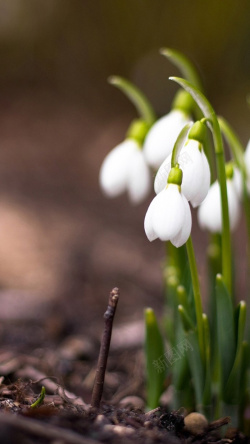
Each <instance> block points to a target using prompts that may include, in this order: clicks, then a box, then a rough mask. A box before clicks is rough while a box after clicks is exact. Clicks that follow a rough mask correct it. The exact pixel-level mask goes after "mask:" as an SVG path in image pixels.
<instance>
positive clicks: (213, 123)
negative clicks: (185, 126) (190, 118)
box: [170, 77, 232, 294]
mask: <svg viewBox="0 0 250 444" xmlns="http://www.w3.org/2000/svg"><path fill="white" fill-rule="evenodd" d="M170 80H174V81H175V82H177V83H178V84H179V85H181V86H182V87H183V88H184V89H185V90H186V91H187V92H189V93H190V94H191V95H192V97H193V98H194V100H195V101H196V102H197V104H198V105H199V107H200V109H201V111H202V112H203V114H204V116H205V117H206V118H207V119H208V121H207V124H208V126H209V128H210V130H211V131H212V135H213V141H214V148H215V154H216V166H217V172H218V180H219V184H220V194H221V203H222V274H223V277H224V281H225V284H226V286H227V288H228V291H229V293H230V294H232V246H231V237H230V224H229V213H228V198H227V186H226V173H225V156H224V148H223V142H222V136H221V131H220V125H219V122H218V119H217V117H216V114H215V111H214V109H213V107H212V105H211V104H210V103H209V101H208V100H207V99H206V97H205V96H204V95H203V94H202V93H201V92H200V91H199V90H198V89H197V88H195V87H194V86H193V85H191V83H189V82H187V81H186V80H184V79H180V78H179V77H170Z"/></svg>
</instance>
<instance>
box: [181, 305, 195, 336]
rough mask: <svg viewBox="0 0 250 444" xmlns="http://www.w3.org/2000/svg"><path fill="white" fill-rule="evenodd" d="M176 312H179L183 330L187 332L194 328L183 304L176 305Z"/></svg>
mask: <svg viewBox="0 0 250 444" xmlns="http://www.w3.org/2000/svg"><path fill="white" fill-rule="evenodd" d="M178 312H179V314H180V317H181V321H182V325H183V328H184V330H185V331H186V332H188V331H189V330H195V325H194V323H193V321H192V319H191V317H190V316H189V314H188V312H187V310H186V309H185V308H184V307H183V305H179V306H178Z"/></svg>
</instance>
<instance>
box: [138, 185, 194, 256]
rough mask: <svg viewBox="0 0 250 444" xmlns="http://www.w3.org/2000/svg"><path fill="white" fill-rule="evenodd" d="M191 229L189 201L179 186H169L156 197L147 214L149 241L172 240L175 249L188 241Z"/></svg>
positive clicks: (146, 228) (145, 222) (146, 226)
mask: <svg viewBox="0 0 250 444" xmlns="http://www.w3.org/2000/svg"><path fill="white" fill-rule="evenodd" d="M191 227H192V218H191V211H190V207H189V204H188V202H187V199H186V198H185V197H184V196H183V194H182V193H181V191H180V187H179V186H178V185H175V184H172V183H171V184H168V185H167V187H166V188H165V189H164V190H162V191H161V192H160V193H159V194H157V196H155V198H154V199H153V200H152V202H151V204H150V206H149V208H148V211H147V213H146V216H145V221H144V228H145V232H146V235H147V237H148V239H149V240H150V241H153V240H155V239H156V238H159V239H160V240H162V241H168V240H170V241H171V242H172V244H173V245H174V246H175V247H180V246H181V245H183V244H184V243H185V242H186V241H187V240H188V238H189V236H190V232H191Z"/></svg>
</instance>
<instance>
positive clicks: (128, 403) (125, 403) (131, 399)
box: [119, 396, 145, 410]
mask: <svg viewBox="0 0 250 444" xmlns="http://www.w3.org/2000/svg"><path fill="white" fill-rule="evenodd" d="M119 404H120V407H124V408H132V409H140V410H143V409H144V407H145V402H144V401H143V399H142V398H139V396H126V397H125V398H123V399H121V401H120V402H119Z"/></svg>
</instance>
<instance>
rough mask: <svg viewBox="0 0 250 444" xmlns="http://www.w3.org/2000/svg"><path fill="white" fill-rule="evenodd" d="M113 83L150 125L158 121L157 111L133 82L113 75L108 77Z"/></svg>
mask: <svg viewBox="0 0 250 444" xmlns="http://www.w3.org/2000/svg"><path fill="white" fill-rule="evenodd" d="M108 81H109V83H111V85H114V86H116V87H117V88H119V89H120V90H121V91H122V92H123V93H124V94H125V95H126V96H127V97H128V98H129V99H130V100H131V102H132V103H133V104H134V105H135V107H136V109H137V111H138V113H139V115H140V116H141V118H142V119H143V120H145V122H147V123H148V124H149V126H151V125H153V123H154V122H155V121H156V115H155V112H154V110H153V108H152V106H151V104H150V103H149V101H148V99H147V98H146V97H145V95H144V94H143V93H142V92H141V91H140V90H139V88H137V87H136V86H135V85H133V83H131V82H129V81H128V80H126V79H124V78H123V77H119V76H111V77H109V79H108Z"/></svg>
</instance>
